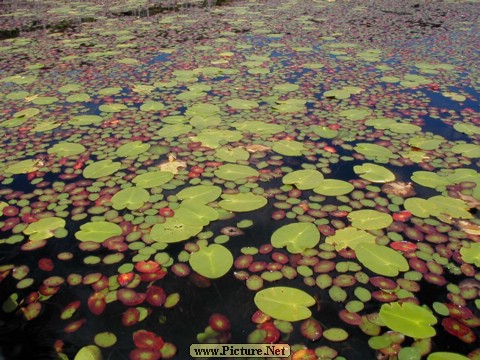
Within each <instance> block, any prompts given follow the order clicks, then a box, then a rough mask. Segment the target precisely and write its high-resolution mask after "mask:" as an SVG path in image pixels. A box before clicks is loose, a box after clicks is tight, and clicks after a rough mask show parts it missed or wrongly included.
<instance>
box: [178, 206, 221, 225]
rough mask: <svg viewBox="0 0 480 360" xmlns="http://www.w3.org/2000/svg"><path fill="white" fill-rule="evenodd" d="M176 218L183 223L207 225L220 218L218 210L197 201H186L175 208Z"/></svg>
mask: <svg viewBox="0 0 480 360" xmlns="http://www.w3.org/2000/svg"><path fill="white" fill-rule="evenodd" d="M175 219H176V220H178V221H179V222H181V223H182V224H187V225H198V226H206V225H208V224H209V223H210V221H214V220H217V219H218V211H216V210H215V209H213V208H211V207H210V206H207V205H204V204H202V203H199V202H197V201H192V200H190V201H184V202H182V205H181V206H180V207H179V208H178V209H175Z"/></svg>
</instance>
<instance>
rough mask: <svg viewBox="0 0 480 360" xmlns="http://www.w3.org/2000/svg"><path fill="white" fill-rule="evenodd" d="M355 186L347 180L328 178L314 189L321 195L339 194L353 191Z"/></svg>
mask: <svg viewBox="0 0 480 360" xmlns="http://www.w3.org/2000/svg"><path fill="white" fill-rule="evenodd" d="M353 189H355V187H354V186H353V185H352V184H350V183H349V182H347V181H343V180H336V179H326V180H324V181H322V182H321V183H320V185H318V186H317V187H316V188H314V189H313V191H314V192H315V193H317V194H320V195H326V196H339V195H345V194H348V193H350V192H352V191H353Z"/></svg>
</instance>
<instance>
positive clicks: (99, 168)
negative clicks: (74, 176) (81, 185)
mask: <svg viewBox="0 0 480 360" xmlns="http://www.w3.org/2000/svg"><path fill="white" fill-rule="evenodd" d="M121 166H122V164H121V163H119V162H113V161H112V160H110V159H105V160H100V161H96V162H94V163H93V164H90V165H88V166H87V167H86V168H85V169H84V170H83V176H84V177H85V178H87V179H97V178H100V177H104V176H108V175H111V174H113V173H115V172H117V171H118V170H119V169H120V167H121Z"/></svg>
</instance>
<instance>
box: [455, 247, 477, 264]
mask: <svg viewBox="0 0 480 360" xmlns="http://www.w3.org/2000/svg"><path fill="white" fill-rule="evenodd" d="M460 254H461V255H462V260H463V261H465V262H466V263H468V264H475V266H476V267H480V243H470V247H466V246H463V247H462V248H461V249H460Z"/></svg>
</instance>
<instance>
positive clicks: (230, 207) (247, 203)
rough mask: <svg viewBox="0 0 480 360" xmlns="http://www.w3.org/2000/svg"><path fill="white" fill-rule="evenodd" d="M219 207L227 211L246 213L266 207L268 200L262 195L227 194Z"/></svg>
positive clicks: (223, 196)
mask: <svg viewBox="0 0 480 360" xmlns="http://www.w3.org/2000/svg"><path fill="white" fill-rule="evenodd" d="M222 199H223V200H222V201H220V202H219V203H218V205H219V206H220V207H221V208H223V209H225V210H227V211H236V212H246V211H253V210H257V209H260V208H262V207H264V206H265V205H266V204H267V202H268V201H267V199H266V198H265V197H263V196H261V195H255V194H252V193H239V194H231V195H229V194H225V195H222Z"/></svg>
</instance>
